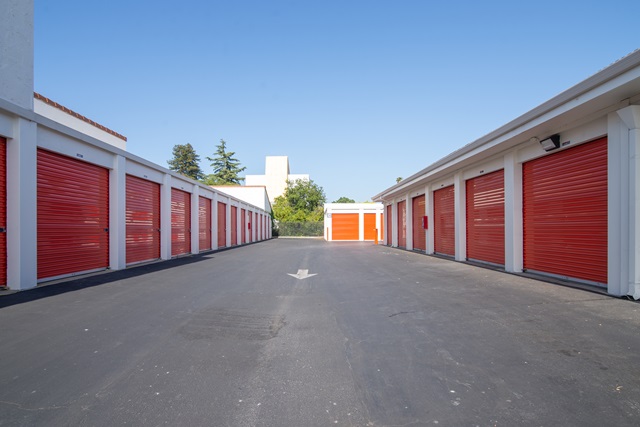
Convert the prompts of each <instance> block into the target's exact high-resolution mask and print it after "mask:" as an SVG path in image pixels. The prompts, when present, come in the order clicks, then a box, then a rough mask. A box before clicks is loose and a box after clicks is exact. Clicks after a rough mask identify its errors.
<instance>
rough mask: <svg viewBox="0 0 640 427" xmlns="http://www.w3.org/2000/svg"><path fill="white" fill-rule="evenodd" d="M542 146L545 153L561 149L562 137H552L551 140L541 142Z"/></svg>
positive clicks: (556, 135)
mask: <svg viewBox="0 0 640 427" xmlns="http://www.w3.org/2000/svg"><path fill="white" fill-rule="evenodd" d="M540 145H542V149H543V150H544V151H551V150H555V149H556V148H558V147H560V135H558V134H555V135H551V136H550V137H549V138H547V139H543V140H542V141H540Z"/></svg>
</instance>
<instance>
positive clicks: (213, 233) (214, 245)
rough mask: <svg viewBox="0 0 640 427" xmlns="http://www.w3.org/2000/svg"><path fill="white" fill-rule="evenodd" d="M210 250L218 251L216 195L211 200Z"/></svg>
mask: <svg viewBox="0 0 640 427" xmlns="http://www.w3.org/2000/svg"><path fill="white" fill-rule="evenodd" d="M211 249H214V250H215V249H218V193H213V199H212V200H211Z"/></svg>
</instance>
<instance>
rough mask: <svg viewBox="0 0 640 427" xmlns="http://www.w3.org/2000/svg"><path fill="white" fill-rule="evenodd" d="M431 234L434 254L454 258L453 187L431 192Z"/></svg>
mask: <svg viewBox="0 0 640 427" xmlns="http://www.w3.org/2000/svg"><path fill="white" fill-rule="evenodd" d="M433 233H434V236H433V238H434V249H435V252H436V253H439V254H443V255H450V256H455V254H456V239H455V235H456V229H455V198H454V186H453V185H451V186H449V187H445V188H442V189H440V190H436V191H434V192H433Z"/></svg>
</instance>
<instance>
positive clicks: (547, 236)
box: [522, 138, 608, 285]
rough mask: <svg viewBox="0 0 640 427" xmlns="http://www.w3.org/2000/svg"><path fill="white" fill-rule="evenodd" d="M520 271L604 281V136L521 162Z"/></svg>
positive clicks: (605, 158)
mask: <svg viewBox="0 0 640 427" xmlns="http://www.w3.org/2000/svg"><path fill="white" fill-rule="evenodd" d="M522 172H523V182H522V184H523V231H524V236H523V237H524V239H523V240H524V268H525V270H529V271H535V272H541V273H549V274H553V275H557V276H561V277H566V278H571V279H580V280H585V281H589V282H595V283H597V284H601V285H605V284H606V283H607V266H608V259H607V251H608V249H607V248H608V242H607V241H608V234H607V233H608V232H607V221H608V211H607V203H608V190H607V185H608V184H607V181H608V172H607V138H602V139H599V140H597V141H593V142H589V143H586V144H582V145H578V146H577V147H573V148H568V149H566V150H562V151H560V152H558V153H555V154H551V155H548V156H545V157H541V158H539V159H535V160H532V161H529V162H526V163H524V164H523V166H522Z"/></svg>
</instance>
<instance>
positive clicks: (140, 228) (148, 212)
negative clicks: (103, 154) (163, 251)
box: [125, 175, 160, 264]
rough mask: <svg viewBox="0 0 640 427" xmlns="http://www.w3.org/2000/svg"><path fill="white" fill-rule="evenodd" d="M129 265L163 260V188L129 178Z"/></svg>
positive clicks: (127, 203)
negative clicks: (161, 218)
mask: <svg viewBox="0 0 640 427" xmlns="http://www.w3.org/2000/svg"><path fill="white" fill-rule="evenodd" d="M126 186H127V190H126V202H125V204H126V208H125V210H126V213H125V216H126V252H127V256H126V262H127V264H132V263H137V262H142V261H150V260H154V259H158V258H160V184H157V183H155V182H152V181H148V180H146V179H142V178H138V177H135V176H132V175H127V183H126Z"/></svg>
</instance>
